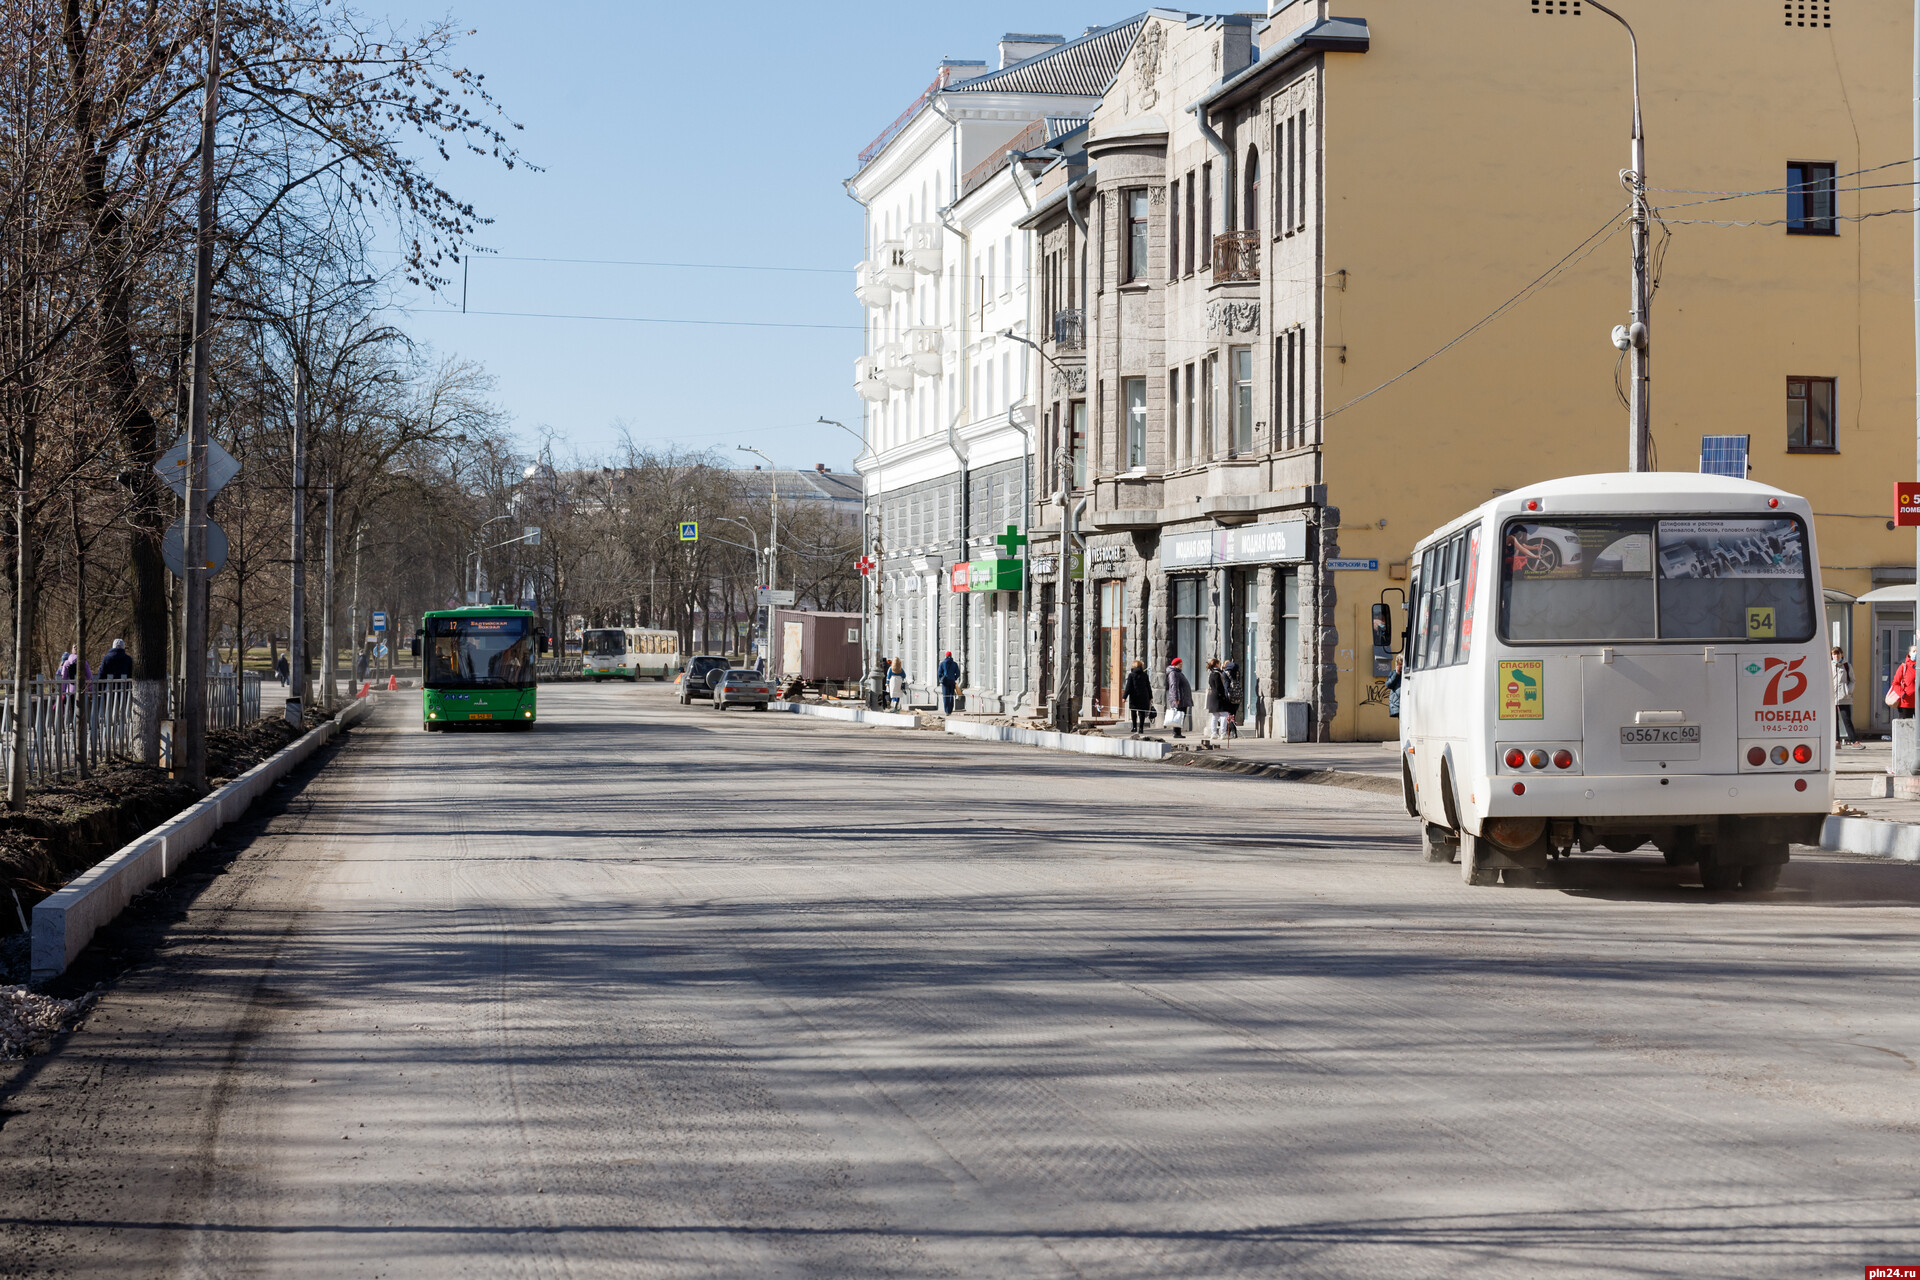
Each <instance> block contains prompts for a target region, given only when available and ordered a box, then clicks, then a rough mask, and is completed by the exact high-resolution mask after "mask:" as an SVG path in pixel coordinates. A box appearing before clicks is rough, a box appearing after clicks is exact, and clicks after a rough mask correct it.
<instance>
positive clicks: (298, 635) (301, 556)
mask: <svg viewBox="0 0 1920 1280" xmlns="http://www.w3.org/2000/svg"><path fill="white" fill-rule="evenodd" d="M292 540H293V546H292V547H291V549H290V552H289V555H288V560H289V562H290V567H291V568H292V571H293V572H292V578H293V583H292V590H291V592H290V593H289V594H290V595H291V596H292V598H293V599H292V611H291V612H292V617H291V618H290V619H289V620H288V623H287V675H288V679H287V706H286V716H287V722H288V723H289V724H291V725H293V726H295V727H296V728H297V727H299V726H300V725H302V724H303V723H304V718H305V715H306V700H307V378H306V373H305V371H304V370H303V369H302V367H301V364H300V360H299V357H298V356H297V355H296V356H295V358H294V363H293V533H292Z"/></svg>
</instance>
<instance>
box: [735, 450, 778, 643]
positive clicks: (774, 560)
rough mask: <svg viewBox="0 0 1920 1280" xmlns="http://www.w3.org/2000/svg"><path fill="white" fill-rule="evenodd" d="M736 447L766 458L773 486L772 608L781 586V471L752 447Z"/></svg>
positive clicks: (769, 552)
mask: <svg viewBox="0 0 1920 1280" xmlns="http://www.w3.org/2000/svg"><path fill="white" fill-rule="evenodd" d="M736 447H737V448H738V449H739V450H740V452H741V453H751V454H755V455H757V456H759V457H761V458H766V463H767V479H768V481H769V482H770V483H771V484H772V485H773V527H772V529H771V530H770V531H769V532H768V534H767V591H768V592H769V594H768V596H767V602H768V606H767V607H768V608H772V607H773V606H772V602H773V596H772V594H771V592H772V591H773V588H775V587H777V586H779V585H780V584H779V582H778V581H777V578H778V571H779V568H780V469H779V468H778V467H776V466H774V465H773V459H772V458H768V457H767V455H766V454H764V453H761V452H760V451H759V450H758V449H756V448H754V447H753V446H752V445H750V444H743V445H738V446H736Z"/></svg>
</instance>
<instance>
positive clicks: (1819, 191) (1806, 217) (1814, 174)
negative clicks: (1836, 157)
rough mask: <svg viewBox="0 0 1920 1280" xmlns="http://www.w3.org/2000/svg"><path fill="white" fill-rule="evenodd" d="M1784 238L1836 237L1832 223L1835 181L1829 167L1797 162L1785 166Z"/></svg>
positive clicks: (1835, 226)
mask: <svg viewBox="0 0 1920 1280" xmlns="http://www.w3.org/2000/svg"><path fill="white" fill-rule="evenodd" d="M1787 234H1788V235H1797V236H1830V235H1836V234H1838V226H1837V225H1836V223H1835V221H1834V178H1833V166H1832V165H1831V164H1813V163H1810V162H1807V161H1803V160H1796V161H1794V162H1793V163H1791V164H1789V165H1788V166H1787Z"/></svg>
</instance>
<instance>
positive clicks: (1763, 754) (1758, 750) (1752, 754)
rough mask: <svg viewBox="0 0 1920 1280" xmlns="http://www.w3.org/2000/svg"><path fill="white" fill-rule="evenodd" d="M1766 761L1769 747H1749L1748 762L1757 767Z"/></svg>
mask: <svg viewBox="0 0 1920 1280" xmlns="http://www.w3.org/2000/svg"><path fill="white" fill-rule="evenodd" d="M1766 762H1767V749H1766V748H1765V747H1749V748H1747V763H1748V764H1750V765H1752V766H1754V767H1755V768H1756V769H1757V768H1759V767H1760V766H1761V765H1763V764H1765V763H1766Z"/></svg>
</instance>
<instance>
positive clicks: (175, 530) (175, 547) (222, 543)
mask: <svg viewBox="0 0 1920 1280" xmlns="http://www.w3.org/2000/svg"><path fill="white" fill-rule="evenodd" d="M160 558H161V559H162V560H164V561H166V562H167V568H169V569H171V570H173V576H174V577H176V578H185V577H186V576H187V518H186V517H185V516H181V517H180V518H179V519H178V520H176V521H174V522H173V523H172V524H171V525H169V526H167V532H166V533H165V534H164V535H163V536H162V537H161V539H160ZM226 567H227V534H226V531H225V530H224V529H222V528H221V527H220V526H219V525H217V524H215V523H214V522H213V521H211V520H209V521H207V560H206V565H205V569H206V572H207V573H208V574H215V573H218V572H220V571H221V570H222V569H224V568H226Z"/></svg>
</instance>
